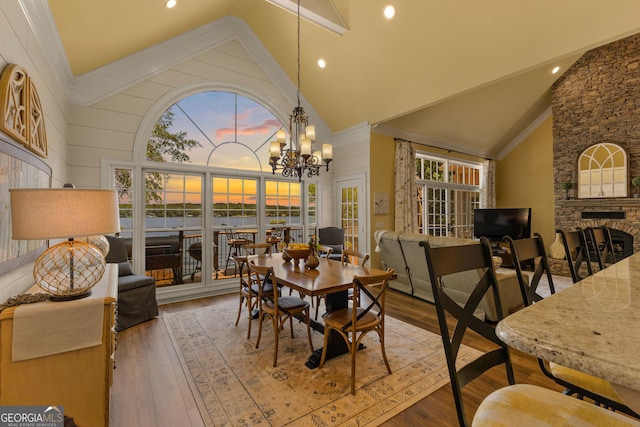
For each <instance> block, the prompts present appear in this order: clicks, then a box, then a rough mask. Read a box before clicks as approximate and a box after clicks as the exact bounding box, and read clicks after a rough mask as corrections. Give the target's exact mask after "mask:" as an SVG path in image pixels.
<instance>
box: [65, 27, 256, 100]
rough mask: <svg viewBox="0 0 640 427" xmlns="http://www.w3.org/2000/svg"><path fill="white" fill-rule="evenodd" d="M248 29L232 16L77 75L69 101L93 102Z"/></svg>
mask: <svg viewBox="0 0 640 427" xmlns="http://www.w3.org/2000/svg"><path fill="white" fill-rule="evenodd" d="M247 31H249V30H248V26H247V25H246V24H245V23H244V21H242V20H240V19H239V18H236V17H233V16H227V17H225V18H222V19H219V20H218V21H215V22H212V23H209V24H206V25H203V26H201V27H199V28H196V29H195V30H192V31H189V32H187V33H184V34H181V35H179V36H177V37H174V38H172V39H169V40H167V41H165V42H162V43H159V44H157V45H154V46H151V47H149V48H146V49H143V50H141V51H139V52H136V53H134V54H132V55H129V56H126V57H124V58H122V59H119V60H117V61H114V62H111V63H109V64H107V65H105V66H102V67H100V68H97V69H95V70H92V71H89V72H86V73H84V74H81V75H79V76H76V77H75V78H74V79H73V81H72V83H71V85H70V86H69V88H68V92H67V96H68V98H69V102H71V103H72V104H76V105H82V106H87V105H91V104H94V103H96V102H97V101H100V100H101V99H103V98H106V97H108V96H110V95H112V94H115V93H117V92H120V91H122V90H123V89H126V88H127V87H130V86H133V85H135V84H137V83H139V82H141V81H144V80H145V79H148V78H149V77H151V76H153V75H155V74H158V73H160V72H162V71H165V70H167V69H169V68H171V67H173V66H175V65H177V64H179V63H181V62H183V61H186V60H188V59H190V58H192V57H194V56H196V55H198V54H200V53H202V52H204V51H206V50H208V49H211V48H213V47H215V46H218V45H220V44H222V43H225V42H227V41H229V40H232V39H246V38H248V36H247V35H246V33H247ZM243 44H245V43H243Z"/></svg>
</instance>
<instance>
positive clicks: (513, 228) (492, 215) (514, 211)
mask: <svg viewBox="0 0 640 427" xmlns="http://www.w3.org/2000/svg"><path fill="white" fill-rule="evenodd" d="M473 235H474V236H476V237H477V238H480V237H486V238H487V239H489V240H491V241H494V242H496V241H501V240H502V239H503V237H504V236H510V237H511V238H513V239H523V238H528V237H531V208H502V209H501V208H494V209H474V211H473Z"/></svg>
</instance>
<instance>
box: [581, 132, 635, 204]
mask: <svg viewBox="0 0 640 427" xmlns="http://www.w3.org/2000/svg"><path fill="white" fill-rule="evenodd" d="M627 168H628V156H627V152H626V151H625V150H624V149H623V148H622V147H620V146H619V145H617V144H614V143H610V142H603V143H598V144H594V145H592V146H590V147H589V148H587V149H586V150H584V151H583V152H582V154H580V157H579V158H578V197H579V198H597V197H627V191H628V187H629V186H628V182H627V181H628V176H629V174H628V172H627Z"/></svg>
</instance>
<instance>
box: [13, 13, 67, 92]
mask: <svg viewBox="0 0 640 427" xmlns="http://www.w3.org/2000/svg"><path fill="white" fill-rule="evenodd" d="M18 1H19V2H20V7H21V8H22V12H23V13H24V16H25V18H26V19H27V22H28V23H29V27H30V28H31V31H33V34H34V35H35V37H36V40H37V41H38V44H39V45H40V48H41V49H42V53H43V55H44V57H45V58H46V59H47V61H48V62H49V65H50V66H51V68H52V70H53V74H54V76H55V78H56V79H57V80H58V83H60V85H61V86H62V87H65V88H66V87H69V85H70V84H71V82H72V81H73V73H72V72H71V66H70V65H69V61H67V54H66V53H65V51H64V47H63V46H62V40H61V39H60V36H59V34H58V29H57V27H56V23H55V21H54V20H53V15H51V9H49V3H48V2H46V1H42V0H18Z"/></svg>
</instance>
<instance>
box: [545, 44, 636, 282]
mask: <svg viewBox="0 0 640 427" xmlns="http://www.w3.org/2000/svg"><path fill="white" fill-rule="evenodd" d="M551 105H552V112H553V155H554V161H553V169H554V192H555V225H556V229H562V230H574V229H575V228H576V227H582V228H585V227H598V226H601V225H606V226H608V227H609V228H610V229H613V230H614V233H613V234H615V235H616V243H617V245H616V247H617V249H618V250H622V251H626V252H625V253H626V254H629V251H633V252H635V251H640V198H633V197H632V189H631V188H629V191H628V194H629V197H612V198H587V199H578V198H576V193H575V190H571V193H570V195H571V196H572V197H570V198H569V199H568V200H566V199H565V195H566V191H565V190H563V183H565V182H571V183H573V188H574V189H575V188H576V187H577V184H576V183H577V168H578V157H579V156H580V154H581V153H582V152H583V151H584V150H585V149H586V148H588V147H590V146H592V145H593V144H596V143H602V142H612V143H615V144H617V145H619V146H621V147H622V148H623V149H624V150H625V151H626V152H627V155H628V165H627V167H628V171H629V178H628V180H629V181H630V180H631V178H632V177H634V176H640V120H638V117H640V35H634V36H631V37H627V38H625V39H622V40H619V41H616V42H613V43H610V44H608V45H605V46H602V47H599V48H596V49H593V50H590V51H588V52H586V53H585V54H584V55H583V56H582V57H581V58H580V59H579V60H578V61H577V62H576V63H575V64H574V65H573V66H572V67H571V68H570V69H569V70H567V72H566V73H565V74H564V75H563V76H562V77H560V79H558V81H557V82H556V83H555V84H554V86H553V87H552V90H551ZM565 264H566V262H565ZM554 270H555V269H554Z"/></svg>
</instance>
